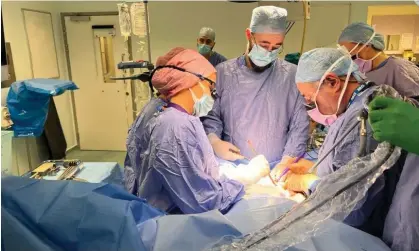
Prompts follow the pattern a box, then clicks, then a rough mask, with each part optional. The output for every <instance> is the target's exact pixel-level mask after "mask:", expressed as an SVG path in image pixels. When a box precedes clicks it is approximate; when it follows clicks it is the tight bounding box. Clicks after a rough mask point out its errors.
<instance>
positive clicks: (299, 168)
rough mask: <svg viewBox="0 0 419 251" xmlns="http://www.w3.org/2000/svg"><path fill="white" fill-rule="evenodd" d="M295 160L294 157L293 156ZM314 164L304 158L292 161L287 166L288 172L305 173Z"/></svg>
mask: <svg viewBox="0 0 419 251" xmlns="http://www.w3.org/2000/svg"><path fill="white" fill-rule="evenodd" d="M293 159H294V160H295V158H293ZM312 166H314V162H312V161H310V160H306V159H300V160H299V161H298V162H297V163H292V164H290V165H289V166H288V168H289V169H290V172H292V173H295V174H306V173H308V171H309V170H310V168H311V167H312Z"/></svg>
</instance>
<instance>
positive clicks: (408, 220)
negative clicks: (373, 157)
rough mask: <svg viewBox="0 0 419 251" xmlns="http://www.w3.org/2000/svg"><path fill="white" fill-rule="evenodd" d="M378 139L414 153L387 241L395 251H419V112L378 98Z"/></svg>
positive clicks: (372, 115) (374, 107)
mask: <svg viewBox="0 0 419 251" xmlns="http://www.w3.org/2000/svg"><path fill="white" fill-rule="evenodd" d="M369 121H370V123H371V127H372V129H373V131H374V137H375V138H377V139H378V140H380V141H388V142H390V143H391V144H394V145H396V146H400V147H402V148H403V149H406V150H408V151H409V152H411V153H410V154H409V155H408V156H407V157H406V160H405V161H404V167H403V171H402V173H401V175H400V179H399V181H398V183H397V187H396V191H395V193H394V196H393V200H392V203H391V206H390V208H389V211H388V214H387V217H386V218H385V223H384V230H383V240H384V242H385V243H386V244H387V245H388V246H389V247H391V249H392V250H393V251H417V250H419V224H418V223H419V214H418V212H419V195H418V192H419V133H418V123H419V109H418V108H415V107H413V106H412V105H410V104H407V103H405V102H402V101H400V100H394V99H391V98H384V97H377V98H375V99H374V100H373V101H372V102H371V103H370V104H369Z"/></svg>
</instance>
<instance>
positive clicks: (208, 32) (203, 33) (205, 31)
mask: <svg viewBox="0 0 419 251" xmlns="http://www.w3.org/2000/svg"><path fill="white" fill-rule="evenodd" d="M199 37H206V38H208V39H211V41H215V31H214V30H213V29H212V28H209V27H203V28H202V29H201V30H200V31H199Z"/></svg>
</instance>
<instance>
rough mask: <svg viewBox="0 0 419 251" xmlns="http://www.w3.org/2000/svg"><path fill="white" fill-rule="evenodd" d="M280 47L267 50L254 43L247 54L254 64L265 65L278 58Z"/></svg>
mask: <svg viewBox="0 0 419 251" xmlns="http://www.w3.org/2000/svg"><path fill="white" fill-rule="evenodd" d="M281 48H282V47H279V48H278V49H275V50H273V51H268V50H266V49H265V48H263V47H261V46H260V45H258V44H256V43H255V44H254V45H253V47H252V50H251V51H250V52H249V54H248V55H249V57H250V59H251V60H252V62H253V63H254V64H255V65H257V66H259V67H265V66H267V65H268V64H270V63H272V62H273V61H274V60H276V59H277V58H278V53H279V50H280V49H281Z"/></svg>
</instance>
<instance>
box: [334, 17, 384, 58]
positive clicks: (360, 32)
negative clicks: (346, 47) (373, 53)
mask: <svg viewBox="0 0 419 251" xmlns="http://www.w3.org/2000/svg"><path fill="white" fill-rule="evenodd" d="M373 34H374V28H372V27H371V26H369V25H368V24H366V23H362V22H358V23H352V24H350V25H348V26H347V27H346V28H345V29H344V30H343V31H342V34H340V37H339V41H338V42H339V43H341V42H352V43H357V44H358V43H359V44H366V43H367V42H368V40H369V39H370V38H371V36H372V35H373ZM369 44H371V45H372V46H373V47H374V48H375V49H377V50H380V51H383V50H384V37H383V35H381V34H378V33H375V35H374V37H373V38H372V40H371V41H370V42H369Z"/></svg>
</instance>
